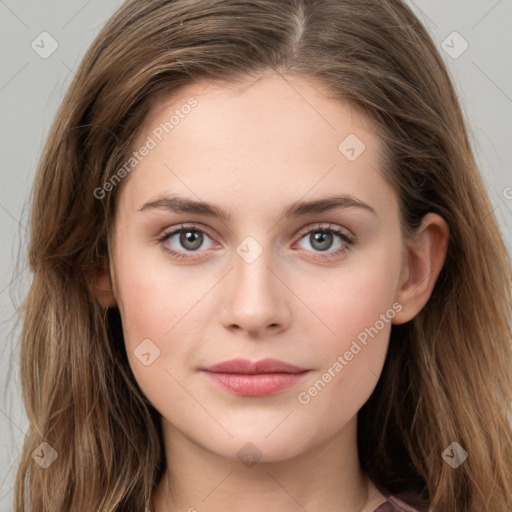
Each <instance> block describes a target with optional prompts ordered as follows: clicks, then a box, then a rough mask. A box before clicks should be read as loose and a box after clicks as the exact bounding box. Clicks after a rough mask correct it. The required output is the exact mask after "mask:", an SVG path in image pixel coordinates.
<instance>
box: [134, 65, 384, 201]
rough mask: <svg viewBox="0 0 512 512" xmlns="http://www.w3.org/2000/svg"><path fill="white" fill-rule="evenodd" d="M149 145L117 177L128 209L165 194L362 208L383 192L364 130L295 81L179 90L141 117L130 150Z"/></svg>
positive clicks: (321, 94)
mask: <svg viewBox="0 0 512 512" xmlns="http://www.w3.org/2000/svg"><path fill="white" fill-rule="evenodd" d="M191 105H193V106H191ZM150 139H151V141H152V143H151V145H152V146H153V147H152V149H151V150H150V151H149V152H148V154H147V155H146V156H145V157H144V158H143V159H141V161H140V162H139V163H138V164H137V166H136V167H135V169H134V171H133V172H132V173H131V174H130V176H129V180H127V181H131V182H133V183H132V186H131V187H128V188H131V191H130V194H129V196H130V197H131V200H132V202H137V203H141V201H142V199H144V198H146V199H147V197H148V196H151V195H155V194H156V193H161V192H164V191H167V192H170V191H171V190H172V191H174V192H177V193H181V192H183V194H186V195H187V196H188V197H190V196H191V195H192V196H193V195H196V196H198V197H201V199H202V198H203V197H202V196H208V200H211V201H212V202H224V203H225V202H226V200H228V199H229V198H231V199H232V201H231V203H232V202H233V201H235V202H236V197H239V198H240V201H242V200H245V201H247V200H250V201H252V200H253V199H254V200H255V201H257V200H258V199H260V202H261V200H265V201H270V200H275V201H281V200H284V199H285V198H286V196H287V195H290V196H293V200H296V199H297V195H301V194H302V195H307V194H314V193H317V194H326V193H330V192H331V191H332V190H333V189H339V190H340V191H343V192H346V193H352V194H354V195H355V193H356V192H357V193H358V194H360V195H361V194H362V195H363V196H366V197H365V198H362V197H361V199H362V200H364V201H371V200H372V196H375V195H376V194H377V192H378V189H379V187H380V188H382V187H383V186H385V183H384V180H383V178H382V175H381V172H380V170H381V169H380V168H381V151H382V146H381V141H380V139H379V137H378V136H377V134H376V133H375V132H374V123H373V122H372V121H371V120H370V119H368V118H367V117H366V116H365V115H364V114H362V112H361V111H360V110H358V109H356V108H354V107H353V106H352V105H350V104H349V103H347V102H342V101H340V100H337V99H334V98H333V97H332V96H331V95H329V94H328V93H327V90H326V89H324V88H322V87H320V86H319V85H318V84H317V83H312V82H308V81H306V80H304V79H299V78H297V77H288V76H286V77H283V76H280V75H275V74H274V75H271V76H266V77H263V78H260V79H255V80H251V81H248V80H246V81H243V82H237V83H228V82H220V81H211V82H206V81H203V82H194V83H191V84H187V85H185V86H182V87H180V88H179V89H177V90H175V91H173V92H172V94H170V95H169V96H168V97H167V98H165V100H164V101H162V102H160V103H159V105H158V106H157V107H156V108H154V109H153V110H152V112H151V113H150V114H149V115H148V117H147V118H146V121H145V123H144V126H143V127H141V130H140V133H139V135H138V137H137V142H136V144H135V149H137V148H140V147H142V146H144V145H145V144H148V141H149V140H150ZM372 188H373V190H372ZM226 194H228V195H226ZM196 199H197V198H196ZM290 199H291V200H292V197H290ZM373 200H375V197H373ZM281 202H282V201H281ZM290 202H291V201H290ZM231 203H230V204H231Z"/></svg>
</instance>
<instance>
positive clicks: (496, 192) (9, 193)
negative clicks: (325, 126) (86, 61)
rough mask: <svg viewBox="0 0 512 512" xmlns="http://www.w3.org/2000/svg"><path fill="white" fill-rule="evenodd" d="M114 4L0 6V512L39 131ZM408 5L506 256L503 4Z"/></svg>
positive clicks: (16, 428)
mask: <svg viewBox="0 0 512 512" xmlns="http://www.w3.org/2000/svg"><path fill="white" fill-rule="evenodd" d="M120 3H121V0H107V1H105V0H104V1H102V2H100V1H99V0H88V1H84V0H73V1H69V0H68V1H64V0H52V1H47V2H36V1H34V0H32V1H24V0H21V1H20V0H5V1H3V0H0V38H1V46H0V48H1V50H0V56H1V66H0V70H1V74H0V119H1V123H0V129H1V132H0V144H1V157H2V165H1V167H0V180H1V186H0V343H1V352H0V354H1V360H0V367H1V375H2V381H1V383H0V386H1V387H2V394H1V402H0V433H1V436H0V437H1V438H0V511H1V512H3V511H10V510H12V494H13V493H12V489H13V485H14V476H15V469H16V464H17V458H18V456H19V454H20V449H21V443H22V439H23V433H24V431H25V429H26V428H27V419H26V416H25V413H24V409H23V405H22V402H21V395H20V384H19V376H18V372H17V364H18V359H17V350H16V341H17V339H16V336H17V333H18V332H19V329H18V328H14V327H15V326H14V320H15V310H16V307H17V306H18V305H19V304H20V301H21V299H22V297H23V295H24V293H25V292H26V290H27V287H28V284H29V282H30V275H29V273H28V272H27V270H26V265H25V260H24V253H23V252H21V253H20V251H23V250H24V247H25V246H26V238H27V237H26V235H27V218H28V216H27V214H28V204H27V199H28V193H29V189H30V186H31V183H32V180H33V177H34V172H35V168H36V164H37V160H38V157H39V155H40V152H41V149H42V147H43V143H44V140H45V138H46V136H47V133H48V128H49V126H50V123H51V121H52V119H53V117H54V114H55V112H56V109H57V107H58V105H59V103H60V101H61V99H62V97H63V95H64V93H65V91H66V89H67V86H68V85H69V83H70V81H71V79H72V77H73V73H74V72H73V70H74V69H75V68H76V67H77V65H78V63H79V61H80V59H81V57H82V56H83V55H84V53H85V52H86V50H87V48H88V46H89V45H90V43H91V42H92V40H93V39H94V37H95V36H96V34H97V33H98V32H99V30H100V28H101V27H102V26H103V24H104V23H105V21H106V20H107V19H108V17H109V16H110V15H111V14H112V13H113V11H114V10H115V9H116V8H117V7H118V6H119V5H120ZM408 3H409V4H410V5H411V7H412V8H413V9H414V11H415V12H416V13H417V15H418V16H419V17H420V19H421V20H422V21H423V22H424V24H425V25H426V27H427V28H428V30H429V31H430V33H431V34H432V36H433V38H434V40H435V42H436V43H437V45H438V47H439V49H440V51H441V54H442V55H443V57H444V58H445V61H446V62H447V63H448V65H449V69H450V71H451V74H452V77H453V80H454V83H455V86H456V88H457V90H458V92H459V97H460V100H461V103H462V107H463V109H464V112H465V115H466V119H467V122H468V125H469V128H470V132H471V135H472V140H473V146H474V149H475V152H476V155H477V158H478V162H479V164H480V168H481V170H482V174H483V176H484V179H485V182H486V184H487V189H488V192H489V195H490V197H491V201H492V203H493V206H494V207H495V210H494V211H495V213H496V215H497V216H498V219H499V222H500V225H501V228H502V232H503V235H504V237H505V240H506V243H507V245H508V247H509V250H510V249H512V144H511V142H512V140H511V134H512V73H511V59H510V55H511V54H512V51H511V50H512V31H510V28H509V27H510V22H511V21H512V0H415V1H414V2H413V1H412V0H410V1H409V2H408ZM42 32H48V33H49V34H50V35H51V36H52V37H53V38H54V39H55V40H56V41H57V43H58V48H57V49H56V50H55V52H54V53H52V54H51V55H50V56H49V57H47V58H42V57H41V56H40V55H39V54H38V53H36V51H35V50H34V49H33V48H32V47H31V44H32V42H33V41H34V40H35V41H36V42H38V41H40V40H41V37H39V36H40V34H41V33H42ZM453 32H457V33H458V34H460V36H459V35H457V34H455V35H453ZM42 37H47V36H42ZM45 41H46V42H45V48H46V49H48V48H50V40H49V39H45ZM464 41H466V42H467V44H468V48H467V49H466V51H464V52H463V53H461V51H462V50H463V49H464V48H465V45H466V43H465V42H464ZM40 51H42V50H40ZM459 53H461V55H458V54H459ZM450 54H451V55H450ZM507 55H508V56H509V57H507ZM511 253H512V251H511ZM9 365H13V372H12V373H9V374H8V368H9Z"/></svg>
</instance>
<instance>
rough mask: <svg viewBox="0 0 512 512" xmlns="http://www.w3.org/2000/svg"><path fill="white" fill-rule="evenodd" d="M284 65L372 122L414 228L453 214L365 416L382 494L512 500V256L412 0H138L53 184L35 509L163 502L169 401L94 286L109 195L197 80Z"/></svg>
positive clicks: (473, 502)
mask: <svg viewBox="0 0 512 512" xmlns="http://www.w3.org/2000/svg"><path fill="white" fill-rule="evenodd" d="M269 69H273V70H274V71H276V72H278V73H281V74H283V76H284V75H285V74H288V75H296V76H300V77H303V78H305V79H310V80H312V81H315V80H316V81H317V82H318V83H321V84H322V85H324V86H326V87H327V89H326V90H329V91H330V92H331V93H332V95H333V97H336V98H339V99H340V100H343V101H349V102H350V103H351V104H353V105H354V106H357V107H358V108H361V109H363V111H364V112H365V113H366V114H367V115H368V116H370V118H371V119H373V121H374V122H375V123H376V126H377V127H378V129H379V132H380V133H381V137H382V139H383V141H384V143H385V147H386V148H387V151H386V156H385V158H384V159H383V160H385V161H383V162H382V165H383V171H384V172H385V175H386V178H387V179H388V180H389V183H391V184H392V186H393V187H394V190H395V191H396V193H397V196H398V199H399V204H400V212H401V228H402V230H403V233H404V236H407V235H409V234H411V233H413V232H414V229H415V228H416V227H418V226H419V224H420V221H421V219H422V217H423V216H424V215H425V214H426V213H428V212H436V213H438V214H439V215H441V216H442V217H443V218H444V219H445V220H446V222H447V224H448V226H449V229H450V241H449V246H448V251H447V257H446V261H445V264H444V267H443V268H442V270H441V273H440V275H439V278H438V280H437V282H436V285H435V288H434V290H433V293H432V296H431V298H430V300H429V302H428V303H427V304H426V306H425V307H424V308H423V310H422V311H421V312H420V313H419V314H418V315H417V316H416V317H415V318H414V319H413V320H411V321H410V322H407V323H406V324H403V325H400V326H395V325H394V326H393V327H392V331H391V339H390V346H389V351H388V355H387V359H386V362H385V365H384V369H383V372H382V375H381V378H380V380H379V382H378V383H377V386H376V388H375V390H374V392H373V394H372V395H371V397H370V398H369V400H368V401H367V403H366V404H365V405H364V406H363V408H362V409H361V410H360V411H359V413H358V448H359V455H360V459H361V464H362V466H363V469H364V470H365V471H366V473H367V474H368V475H369V477H370V478H371V479H372V481H373V482H374V483H375V485H376V486H377V487H378V488H379V489H380V490H381V492H383V493H386V494H389V493H395V492H398V491H400V490H403V489H414V490H416V491H418V492H421V493H422V495H423V498H424V499H425V500H428V501H429V503H430V506H431V509H432V510H433V511H442V512H462V511H463V512H482V511H489V512H506V511H510V510H511V508H512V432H511V430H512V429H511V424H510V419H509V416H508V415H509V414H510V405H511V403H512V376H511V369H512V333H511V326H510V323H509V321H510V319H511V318H512V306H511V302H512V301H511V292H510V284H511V281H512V279H511V277H512V276H511V266H510V261H509V257H508V255H507V252H506V249H505V245H504V243H503V240H502V238H501V235H500V230H499V227H498V224H497V221H496V218H495V215H494V214H493V208H492V206H491V204H490V201H489V199H488V196H487V194H486V190H485V188H484V184H483V182H482V179H481V176H480V174H479V171H478V169H477V167H476V164H475V159H474V156H473V153H472V149H471V145H470V141H469V139H468V134H467V130H466V127H465V123H464V119H463V115H462V113H461V109H460V107H459V104H458V100H457V97H456V94H455V92H454V88H453V86H452V83H451V81H450V78H449V75H448V73H447V70H446V68H445V65H444V63H443V61H442V59H441V57H440V55H439V54H438V51H437V50H436V48H435V45H434V44H433V42H432V40H431V38H430V37H429V35H428V33H427V32H426V30H425V29H424V27H423V26H422V25H421V23H420V22H419V21H418V19H417V18H416V17H415V15H414V14H413V13H412V11H411V10H410V9H409V8H408V7H407V6H406V5H405V4H404V3H403V2H402V1H400V0H252V1H251V2H245V1H240V0H208V1H205V0H203V1H201V0H174V1H172V0H128V1H126V2H125V3H124V4H122V5H121V7H120V8H119V9H118V11H117V12H116V13H115V14H114V15H113V16H112V17H111V18H110V20H109V21H108V22H107V24H106V25H105V27H104V28H103V29H102V30H101V32H100V34H99V35H98V36H97V38H96V40H95V41H94V43H93V44H92V45H91V47H90V49H89V50H88V52H87V54H86V55H85V57H84V58H83V60H82V62H81V64H80V66H79V69H78V70H77V72H76V77H75V78H74V80H73V82H72V84H71V86H70V87H69V90H68V91H67V94H66V96H65V98H64V100H63V102H62V105H61V107H60V109H59V111H58V113H57V115H56V118H55V120H54V122H53V125H52V127H51V131H50V133H49V136H48V140H47V142H46V145H45V147H44V151H43V154H42V157H41V160H40V163H39V167H38V170H37V175H36V179H35V183H34V190H33V202H32V212H31V225H30V244H29V250H28V263H29V265H30V269H31V271H32V273H33V281H32V283H31V286H30V289H29V292H28V295H27V297H26V298H25V300H24V303H23V305H22V308H21V318H22V323H23V325H22V332H21V347H20V349H21V377H22V387H23V400H24V402H25V407H26V411H27V415H28V419H29V422H30V425H29V430H28V433H27V435H26V438H25V441H24V445H23V452H22V457H21V461H20V465H19V469H18V473H17V478H16V489H15V510H16V511H17V512H21V511H25V510H27V509H28V510H31V511H33V512H43V511H52V512H55V511H69V510H73V511H75V510H76V511H78V510H80V511H89V510H91V511H98V510H101V511H129V512H134V511H140V512H143V511H144V510H145V507H146V506H147V505H148V504H149V500H150V497H151V493H152V491H153V489H154V488H155V486H156V484H157V483H158V481H159V479H160V478H161V476H162V472H163V469H164V467H165V464H166V461H165V458H164V450H163V444H162V433H161V430H160V426H159V414H158V412H157V411H156V410H155V409H154V408H153V407H152V405H151V404H150V403H149V402H148V400H147V398H146V397H145V396H144V395H143V393H142V392H141V390H140V388H139V387H138V385H137V382H136V381H135V379H134V377H133V375H132V373H131V370H130V368H129V365H128V361H127V357H126V353H125V348H124V342H123V334H122V326H121V320H120V316H119V311H118V310H117V309H116V308H109V309H107V310H105V309H104V308H102V307H101V306H100V304H99V303H98V301H97V300H96V299H95V296H94V294H93V292H92V289H91V280H92V277H91V276H93V275H94V271H95V269H97V268H99V267H101V266H102V265H107V264H108V261H109V259H108V258H109V236H110V233H111V229H112V223H113V211H114V202H115V198H116V194H117V192H118V188H119V187H114V188H113V190H111V191H110V192H109V193H107V194H105V197H103V198H102V199H98V197H97V195H98V194H95V193H94V191H95V190H97V189H98V188H102V187H103V186H104V184H105V183H107V182H108V180H109V179H110V178H111V177H112V176H114V174H115V173H116V172H117V171H118V170H119V169H120V168H121V167H122V166H123V164H124V163H125V162H126V161H127V159H128V158H129V157H130V155H131V152H132V151H133V149H134V147H133V144H134V141H135V139H136V137H137V134H138V132H139V130H140V127H141V126H143V124H144V121H145V120H146V119H147V116H148V113H149V112H150V111H151V110H152V109H153V108H154V107H155V106H156V105H157V104H158V102H159V101H160V100H161V99H163V98H164V97H168V95H169V94H170V93H172V91H174V90H176V89H177V88H178V87H179V86H181V85H184V84H187V83H191V82H193V81H196V80H214V79H222V80H225V81H235V80H238V79H242V78H244V77H256V76H258V74H259V73H261V72H263V71H265V70H269ZM103 190H105V189H103ZM43 442H46V443H48V445H50V447H51V448H52V449H53V450H55V452H56V454H57V455H58V456H57V458H56V459H55V460H54V461H53V463H52V464H51V465H49V466H48V467H46V468H43V467H41V466H40V465H39V464H36V463H35V462H34V460H35V459H34V458H32V456H31V455H32V453H33V452H34V450H36V448H37V449H38V450H40V449H41V443H43ZM453 442H456V443H458V444H459V445H460V446H462V447H463V448H464V449H465V450H466V452H467V453H468V458H467V459H466V460H465V461H464V462H463V463H462V464H461V465H460V466H459V467H458V468H456V469H454V468H452V467H451V466H450V465H449V464H447V462H445V460H444V459H443V456H442V454H443V452H444V451H445V450H446V449H447V448H448V447H449V446H450V445H451V443H453ZM43 448H44V449H45V450H46V453H50V452H49V447H48V446H47V445H43ZM51 453H53V452H51Z"/></svg>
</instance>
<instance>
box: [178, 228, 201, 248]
mask: <svg viewBox="0 0 512 512" xmlns="http://www.w3.org/2000/svg"><path fill="white" fill-rule="evenodd" d="M201 236H202V234H201V233H198V232H197V231H184V232H182V234H181V239H180V242H181V244H182V245H183V246H184V247H186V248H188V249H190V250H194V249H197V248H198V247H201V243H202V239H201ZM187 244H192V246H190V245H187Z"/></svg>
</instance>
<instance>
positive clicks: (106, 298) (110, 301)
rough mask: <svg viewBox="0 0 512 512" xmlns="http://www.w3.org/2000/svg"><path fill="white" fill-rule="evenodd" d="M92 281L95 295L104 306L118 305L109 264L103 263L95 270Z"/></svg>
mask: <svg viewBox="0 0 512 512" xmlns="http://www.w3.org/2000/svg"><path fill="white" fill-rule="evenodd" d="M90 283H91V285H90V286H91V293H92V295H93V297H94V298H95V300H96V301H97V302H98V303H99V304H100V305H101V306H102V307H103V308H105V309H106V308H109V307H113V306H117V301H116V298H115V294H114V288H113V286H112V280H111V279H110V274H109V269H108V267H107V265H101V266H100V267H97V268H96V269H95V270H94V272H93V274H92V276H91V279H90Z"/></svg>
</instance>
